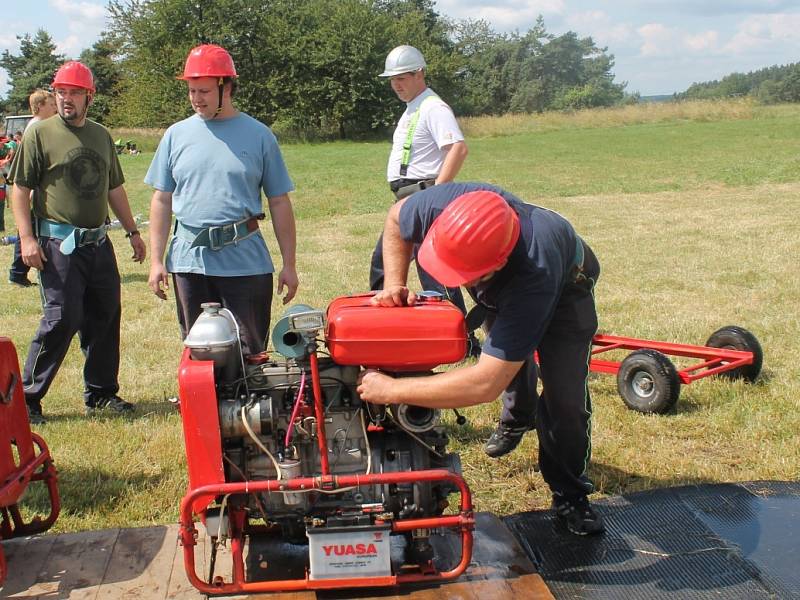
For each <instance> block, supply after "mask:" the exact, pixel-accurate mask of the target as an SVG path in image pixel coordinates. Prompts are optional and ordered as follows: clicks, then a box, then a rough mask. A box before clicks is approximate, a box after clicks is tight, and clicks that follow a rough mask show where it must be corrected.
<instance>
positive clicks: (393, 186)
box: [389, 178, 436, 200]
mask: <svg viewBox="0 0 800 600" xmlns="http://www.w3.org/2000/svg"><path fill="white" fill-rule="evenodd" d="M435 185H436V179H435V178H434V179H395V180H394V181H390V182H389V189H390V190H392V192H393V193H394V195H395V198H397V199H398V200H402V199H403V198H405V197H406V196H410V195H411V194H414V193H416V192H420V191H422V190H426V189H428V188H429V187H433V186H435Z"/></svg>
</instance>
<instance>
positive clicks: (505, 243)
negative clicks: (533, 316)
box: [417, 190, 519, 287]
mask: <svg viewBox="0 0 800 600" xmlns="http://www.w3.org/2000/svg"><path fill="white" fill-rule="evenodd" d="M518 239H519V217H518V216H517V213H516V211H515V210H514V209H513V208H511V206H509V204H508V202H506V201H505V200H504V199H503V197H502V196H500V195H499V194H497V193H495V192H490V191H486V190H481V191H477V192H468V193H466V194H462V195H461V196H459V197H458V198H456V199H455V200H454V201H453V202H451V203H450V205H448V207H447V208H445V209H444V210H443V211H442V214H440V215H439V216H438V217H437V218H436V220H435V221H434V222H433V224H432V225H431V228H430V229H429V230H428V234H427V235H426V236H425V240H424V241H423V242H422V245H421V246H420V249H419V254H418V255H417V260H418V261H419V264H420V266H421V267H422V268H423V269H425V270H426V271H428V273H430V274H431V275H432V276H433V278H434V279H436V280H437V281H438V282H439V283H442V284H444V285H446V286H448V287H455V286H459V285H462V284H464V283H467V282H468V281H472V280H474V279H477V278H479V277H482V276H483V275H486V274H487V273H490V272H492V271H494V270H496V269H498V268H500V267H501V266H502V265H503V263H505V260H506V259H507V258H508V255H509V254H511V250H513V249H514V244H516V243H517V240H518Z"/></svg>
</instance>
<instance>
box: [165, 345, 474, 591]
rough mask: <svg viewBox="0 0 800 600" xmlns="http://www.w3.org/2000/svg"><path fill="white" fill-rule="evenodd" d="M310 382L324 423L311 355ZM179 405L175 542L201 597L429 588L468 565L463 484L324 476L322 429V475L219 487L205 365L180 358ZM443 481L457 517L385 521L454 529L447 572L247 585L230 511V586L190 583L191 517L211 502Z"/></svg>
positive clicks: (416, 475)
mask: <svg viewBox="0 0 800 600" xmlns="http://www.w3.org/2000/svg"><path fill="white" fill-rule="evenodd" d="M311 380H312V384H313V385H312V389H313V397H314V412H315V415H316V417H317V421H318V422H320V423H324V419H323V403H322V390H321V386H320V378H319V369H318V365H317V356H316V354H315V353H312V354H311ZM178 383H179V390H180V391H179V393H180V400H181V416H182V419H183V432H184V439H185V442H186V457H187V464H188V469H189V490H188V491H187V493H186V495H185V496H184V497H183V500H182V501H181V512H180V540H181V543H182V545H183V559H184V567H185V569H186V574H187V577H188V578H189V581H190V582H191V583H192V585H194V586H195V587H196V588H197V589H198V590H200V591H201V592H203V593H206V594H237V593H242V592H245V593H256V592H291V591H298V590H322V589H332V588H356V587H382V586H392V585H397V584H402V583H412V582H436V581H444V580H450V579H455V578H456V577H459V576H460V575H461V574H462V573H463V572H464V571H465V570H466V568H467V567H468V566H469V563H470V561H471V559H472V546H473V538H472V530H473V529H474V526H475V518H474V514H473V507H472V495H471V493H470V490H469V487H468V486H467V483H466V481H464V479H463V478H462V477H461V476H460V475H457V474H455V473H452V472H450V471H447V470H444V469H430V470H425V471H412V472H401V473H375V474H370V475H366V474H364V475H342V476H336V475H331V474H330V472H329V466H328V460H327V444H326V440H325V429H324V427H321V428H319V435H318V436H317V439H318V445H319V449H320V464H321V471H322V472H321V474H320V475H318V476H315V477H297V478H293V479H286V480H280V481H278V480H269V481H244V482H236V483H226V482H225V475H224V469H223V465H222V442H221V439H222V437H221V432H220V426H219V417H218V408H217V396H216V390H215V386H214V369H213V363H212V362H210V361H195V360H192V359H191V358H190V356H189V352H188V350H187V351H185V352H184V354H183V358H182V360H181V366H180V371H179V376H178ZM433 481H448V482H450V483H452V484H454V485H455V486H457V487H458V489H459V492H460V495H461V501H460V505H459V514H457V515H450V516H441V517H430V518H422V519H398V520H394V521H392V522H391V530H392V532H394V533H400V532H408V531H413V530H415V529H434V528H444V529H455V530H458V531H459V532H460V535H461V559H460V561H459V563H458V564H457V565H456V566H455V567H454V568H453V569H451V570H449V571H443V572H439V571H437V570H436V569H435V568H434V567H433V565H428V566H427V568H425V569H422V568H420V569H418V570H416V571H413V570H409V571H406V570H405V569H404V571H403V573H400V574H397V575H391V576H382V577H350V578H336V579H316V580H312V579H309V576H308V574H306V577H305V579H284V580H275V581H259V582H248V581H246V574H245V568H244V538H245V535H247V532H246V531H245V523H246V514H245V511H243V510H241V509H237V508H231V509H229V517H228V519H229V528H230V539H231V556H232V560H233V573H232V580H231V581H230V582H225V581H223V580H222V579H221V578H216V579H215V580H214V581H213V582H212V583H207V582H204V581H203V580H202V579H200V578H199V577H198V576H197V572H196V568H195V560H194V546H195V545H196V543H197V542H196V538H197V529H196V528H195V525H194V515H195V514H199V515H201V516H202V514H203V513H204V512H205V509H206V508H207V506H208V504H209V503H210V502H211V501H212V500H213V499H214V498H215V497H217V496H221V495H225V494H256V493H261V492H270V491H292V490H309V489H312V490H313V489H324V490H325V491H326V492H328V493H330V491H331V490H336V489H338V488H345V487H352V486H355V487H358V486H362V485H376V484H392V483H397V484H408V483H418V482H433Z"/></svg>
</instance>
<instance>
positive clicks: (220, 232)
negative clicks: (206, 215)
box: [208, 225, 225, 250]
mask: <svg viewBox="0 0 800 600" xmlns="http://www.w3.org/2000/svg"><path fill="white" fill-rule="evenodd" d="M224 228H225V226H224V225H213V226H211V227H209V228H208V247H209V248H211V250H219V249H221V248H222V247H223V246H224V245H225V232H224Z"/></svg>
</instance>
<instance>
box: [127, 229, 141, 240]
mask: <svg viewBox="0 0 800 600" xmlns="http://www.w3.org/2000/svg"><path fill="white" fill-rule="evenodd" d="M135 235H140V234H139V230H138V229H134V230H133V231H129V232H128V233H126V234H125V237H126V238H129V239H130V238H132V237H133V236H135Z"/></svg>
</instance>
